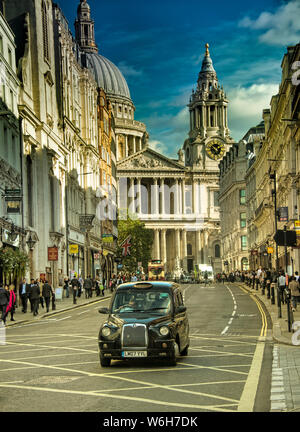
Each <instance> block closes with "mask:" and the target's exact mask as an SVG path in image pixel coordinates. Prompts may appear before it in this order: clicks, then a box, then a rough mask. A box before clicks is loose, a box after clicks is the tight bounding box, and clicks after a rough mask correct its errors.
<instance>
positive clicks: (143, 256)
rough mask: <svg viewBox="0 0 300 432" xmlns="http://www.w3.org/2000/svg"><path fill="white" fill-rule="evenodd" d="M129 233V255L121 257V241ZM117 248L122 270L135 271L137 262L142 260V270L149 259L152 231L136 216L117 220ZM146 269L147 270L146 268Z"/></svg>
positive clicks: (146, 265) (145, 267)
mask: <svg viewBox="0 0 300 432" xmlns="http://www.w3.org/2000/svg"><path fill="white" fill-rule="evenodd" d="M129 235H131V247H130V255H129V256H126V257H123V256H122V250H123V249H122V248H121V247H120V245H121V243H122V242H123V241H124V240H125V239H126V238H127V237H128V236H129ZM118 237H119V240H118V249H117V256H119V257H121V258H122V264H123V268H122V270H125V271H129V272H135V271H137V267H138V262H142V266H143V268H144V271H145V270H146V269H147V268H148V262H149V261H150V259H151V250H152V244H153V232H152V230H149V229H147V228H145V224H144V223H143V222H141V221H140V220H138V219H136V218H130V217H127V219H121V220H119V221H118ZM146 271H147V270H146Z"/></svg>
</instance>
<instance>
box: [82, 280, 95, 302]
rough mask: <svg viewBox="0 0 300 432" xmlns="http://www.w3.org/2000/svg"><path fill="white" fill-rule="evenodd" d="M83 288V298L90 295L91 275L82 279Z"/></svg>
mask: <svg viewBox="0 0 300 432" xmlns="http://www.w3.org/2000/svg"><path fill="white" fill-rule="evenodd" d="M83 288H84V291H85V298H90V297H92V288H93V281H92V279H91V276H88V277H87V278H86V279H84V282H83Z"/></svg>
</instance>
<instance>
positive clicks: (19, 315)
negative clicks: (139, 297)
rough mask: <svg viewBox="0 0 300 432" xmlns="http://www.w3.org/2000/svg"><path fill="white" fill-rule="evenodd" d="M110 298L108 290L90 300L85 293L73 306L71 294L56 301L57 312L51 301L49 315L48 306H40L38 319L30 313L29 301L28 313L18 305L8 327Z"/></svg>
mask: <svg viewBox="0 0 300 432" xmlns="http://www.w3.org/2000/svg"><path fill="white" fill-rule="evenodd" d="M110 297H111V292H110V291H108V290H106V291H105V292H104V296H101V295H100V296H99V297H96V295H95V293H94V292H93V297H91V298H88V299H86V298H85V294H84V292H83V293H82V294H81V296H80V297H77V298H76V301H77V303H76V304H73V296H72V295H71V294H70V297H69V298H66V297H64V298H63V299H62V300H56V302H55V306H56V309H55V310H52V303H51V301H50V307H49V312H48V313H47V312H46V306H45V305H44V309H43V308H42V307H41V305H40V306H39V314H38V315H37V316H36V317H34V316H33V314H32V312H30V302H29V300H28V303H27V312H26V313H23V312H22V306H19V305H18V307H17V308H16V311H15V313H14V319H15V321H10V313H9V314H8V316H7V318H6V327H11V326H14V325H18V324H24V323H27V322H30V321H32V320H36V319H41V318H46V317H50V316H52V315H55V314H57V313H61V312H63V311H67V310H69V309H74V308H78V307H82V306H84V305H86V304H89V303H95V302H97V301H99V300H102V299H106V298H110ZM99 307H100V306H99Z"/></svg>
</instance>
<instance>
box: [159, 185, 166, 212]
mask: <svg viewBox="0 0 300 432" xmlns="http://www.w3.org/2000/svg"><path fill="white" fill-rule="evenodd" d="M160 190H161V215H162V216H164V214H165V180H164V179H163V178H162V179H160Z"/></svg>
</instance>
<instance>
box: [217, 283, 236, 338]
mask: <svg viewBox="0 0 300 432" xmlns="http://www.w3.org/2000/svg"><path fill="white" fill-rule="evenodd" d="M226 288H227V289H228V291H229V292H230V294H231V297H232V299H233V312H232V314H231V317H230V319H229V321H228V323H227V324H228V325H227V326H226V327H225V328H224V330H223V331H222V332H221V335H224V334H225V333H227V331H228V330H229V327H230V325H231V324H232V321H233V318H234V316H235V314H236V310H237V303H236V300H235V297H234V295H233V292H232V291H231V289H230V288H229V287H228V286H227V285H226Z"/></svg>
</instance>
